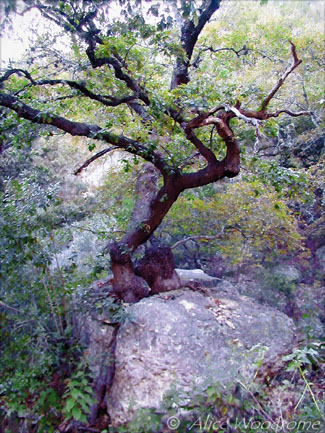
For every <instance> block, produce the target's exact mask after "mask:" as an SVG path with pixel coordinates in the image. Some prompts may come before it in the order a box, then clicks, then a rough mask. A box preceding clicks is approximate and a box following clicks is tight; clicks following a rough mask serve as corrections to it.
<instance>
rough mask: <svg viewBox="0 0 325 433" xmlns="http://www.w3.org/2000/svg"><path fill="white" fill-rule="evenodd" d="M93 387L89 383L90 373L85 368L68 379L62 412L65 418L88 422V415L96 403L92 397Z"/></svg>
mask: <svg viewBox="0 0 325 433" xmlns="http://www.w3.org/2000/svg"><path fill="white" fill-rule="evenodd" d="M92 394H93V389H92V388H91V386H90V385H89V374H88V373H87V372H86V371H84V370H83V369H78V370H77V372H76V373H75V374H74V375H73V376H72V377H71V378H70V379H69V380H68V382H67V387H66V391H65V393H64V394H63V400H64V406H63V409H62V413H63V415H64V416H65V420H67V421H68V420H71V419H73V420H76V421H81V422H84V423H87V415H88V414H89V411H90V408H91V406H92V405H93V404H94V403H96V400H95V399H94V398H93V397H92Z"/></svg>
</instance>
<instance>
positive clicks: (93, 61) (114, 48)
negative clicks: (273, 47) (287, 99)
mask: <svg viewBox="0 0 325 433" xmlns="http://www.w3.org/2000/svg"><path fill="white" fill-rule="evenodd" d="M117 5H121V6H123V12H122V16H121V17H120V18H114V13H113V10H114V9H113V8H114V6H117ZM219 6H220V1H219V0H205V1H201V2H199V1H198V2H187V1H182V2H180V3H177V2H174V1H172V0H171V1H166V2H163V3H162V4H161V5H158V4H152V3H151V2H149V3H148V2H144V3H143V2H141V1H136V2H132V1H129V2H128V1H121V2H104V1H100V0H98V1H95V0H92V1H90V0H89V1H86V0H84V1H75V0H73V1H69V2H53V1H35V2H33V3H30V2H26V7H27V8H28V9H30V8H34V9H37V10H38V11H39V12H40V13H41V14H42V16H43V17H44V18H46V19H47V20H50V21H51V22H52V23H54V24H55V26H56V28H57V29H58V33H59V34H61V33H62V30H63V31H64V33H65V37H64V38H63V43H65V44H68V43H70V44H71V47H72V50H73V55H71V54H70V55H67V56H66V55H64V54H62V52H60V50H59V49H58V48H56V46H55V44H54V45H53V41H55V40H56V39H58V38H59V37H60V36H59V35H58V34H55V32H53V34H51V35H48V34H47V35H46V37H43V38H42V39H40V40H39V41H38V43H37V44H36V46H34V47H32V51H33V56H32V57H30V58H29V59H28V62H27V63H28V64H27V65H26V68H12V69H8V70H6V71H5V72H4V73H3V75H2V77H1V78H0V83H1V86H2V91H1V92H0V105H1V106H2V107H5V108H6V109H10V110H12V111H13V112H15V113H16V114H17V115H18V117H19V118H21V119H26V120H28V121H31V122H33V123H36V124H41V125H47V126H48V127H49V128H53V127H55V128H58V129H59V130H61V131H64V132H66V133H69V134H71V135H73V136H82V137H88V138H89V139H90V142H89V146H90V148H91V149H92V148H93V147H94V146H95V144H93V143H96V142H97V141H101V142H105V143H108V144H110V145H111V147H109V148H106V149H103V150H101V151H100V152H99V153H98V154H96V155H95V156H93V157H92V160H94V159H96V158H97V157H100V156H102V155H103V154H105V153H107V152H109V151H111V150H112V149H116V148H119V149H123V150H124V151H126V152H127V153H129V154H131V155H133V156H134V158H135V159H137V158H141V159H143V160H145V161H147V162H149V163H150V164H152V165H153V166H154V167H155V169H156V171H157V174H158V176H159V179H158V183H157V190H156V192H155V194H153V196H152V199H151V201H150V203H149V205H148V206H147V209H146V212H145V213H142V220H141V221H138V222H137V224H133V225H130V227H129V230H128V231H127V233H126V234H125V236H124V237H123V238H122V239H120V240H119V241H117V242H113V243H112V244H111V245H110V247H109V248H110V255H111V261H112V270H113V273H114V290H115V292H116V293H117V294H118V295H119V297H121V298H122V299H123V300H125V301H128V302H134V301H136V300H138V299H141V298H142V297H144V296H146V295H148V293H149V286H148V282H149V284H150V285H151V286H152V287H153V286H154V287H155V292H159V291H163V290H166V289H171V288H175V287H177V285H178V281H177V279H175V278H174V277H173V276H174V270H173V261H172V255H171V254H169V253H168V251H167V250H163V251H161V250H159V249H158V250H157V248H154V249H153V250H152V249H151V250H148V252H147V255H146V257H145V258H144V261H143V263H142V266H141V272H140V274H141V275H142V277H144V278H145V279H146V280H147V281H145V279H144V278H142V277H140V276H138V275H135V272H134V265H133V263H132V260H131V255H132V253H133V252H134V251H135V250H136V249H137V248H138V247H139V246H140V245H142V244H143V243H145V242H146V241H147V240H148V239H149V238H150V236H151V235H152V234H153V233H154V231H155V230H156V229H157V227H158V226H159V225H160V223H161V222H162V220H163V219H164V217H165V216H166V214H167V213H168V211H169V210H170V208H171V206H172V205H173V203H175V201H176V200H177V199H178V197H179V195H180V194H181V193H182V192H183V191H185V190H188V189H192V188H196V187H200V186H204V185H207V184H210V183H213V182H216V181H218V180H221V179H223V178H226V177H228V178H232V177H235V176H237V175H238V173H239V171H240V148H239V143H238V140H237V138H236V136H235V133H234V131H233V127H234V126H235V123H234V122H235V120H236V119H237V121H238V120H239V121H242V122H245V123H247V124H248V125H251V126H252V127H253V128H254V129H255V130H256V133H257V135H258V134H259V124H260V122H262V121H266V120H269V119H272V118H278V117H279V116H280V115H281V114H287V115H289V116H292V117H299V116H302V115H306V114H310V113H309V111H308V110H300V111H298V112H297V111H293V110H291V109H289V108H287V107H284V108H280V109H279V108H278V107H276V108H273V107H272V104H273V100H274V97H275V96H276V95H277V94H278V92H279V90H280V89H281V88H282V86H283V84H284V83H285V80H286V79H287V78H288V76H289V75H290V74H291V73H292V72H293V71H294V70H295V69H296V68H297V67H298V66H299V65H300V64H301V62H302V61H301V60H300V59H299V58H298V54H297V52H296V47H295V45H294V44H293V43H292V42H290V44H291V46H290V45H289V42H288V43H287V46H288V48H289V47H290V52H289V53H288V52H287V53H286V54H287V58H288V57H289V56H290V57H291V65H289V66H287V67H285V66H284V67H283V68H282V71H281V75H280V76H279V77H276V73H274V74H273V76H272V75H270V80H269V81H270V82H271V81H272V80H273V84H272V85H270V87H269V88H268V89H266V91H265V94H264V95H263V96H262V95H261V97H260V99H259V101H256V100H255V101H254V100H253V101H249V102H248V103H246V104H243V103H242V101H241V100H240V99H237V97H236V91H235V89H233V93H234V94H232V92H231V91H229V92H228V97H227V98H225V100H223V101H220V99H219V98H218V97H216V95H215V94H214V93H211V95H208V94H206V95H200V92H199V91H200V86H201V83H200V80H199V78H200V75H199V72H200V60H201V57H202V55H203V54H204V52H211V51H214V49H213V48H212V47H205V48H202V49H201V50H198V52H197V55H196V56H195V57H194V56H193V54H194V51H195V49H196V46H197V44H198V41H199V36H200V35H201V33H202V30H203V29H204V27H205V26H206V24H207V23H208V21H209V20H210V19H211V17H212V16H213V14H214V13H215V12H216V10H217V9H218V8H219ZM145 15H147V16H151V17H152V18H151V19H149V20H147V21H146V19H145V18H144V16H145ZM112 17H113V18H112ZM153 23H154V24H153ZM49 36H51V37H50V38H49ZM68 41H69V42H68ZM228 49H230V50H234V51H235V53H236V54H237V56H238V55H239V54H240V52H244V51H245V50H246V49H247V47H245V46H243V47H242V48H241V49H240V50H236V49H235V48H233V47H228ZM40 56H42V57H40ZM218 78H219V79H220V77H218ZM221 78H222V77H221ZM196 80H197V86H196V85H195V83H196ZM191 82H193V83H194V85H190V83H191ZM196 89H197V91H198V93H199V95H200V96H201V98H200V97H199V98H195V97H193V95H194V94H195V92H196ZM230 90H232V89H230ZM219 96H220V95H219ZM252 102H254V103H255V106H254V107H253V108H251V105H252ZM95 113H96V114H95ZM98 113H99V114H98ZM8 115H9V117H10V114H8V113H7V112H5V116H6V117H7V116H8ZM97 119H98V121H96V120H97ZM232 125H234V126H232ZM222 146H225V150H224V155H222V152H220V147H222ZM167 257H169V265H168V271H167V272H166V260H167V261H168V259H167ZM153 261H154V262H155V266H154V267H155V269H154V270H153V269H152V267H150V266H149V264H150V263H152V262H153ZM144 265H145V266H144ZM146 268H147V269H148V270H149V269H150V272H149V273H150V274H153V275H155V277H154V281H153V280H152V277H150V278H149V275H148V272H146V271H145V269H146ZM166 280H169V281H170V284H168V283H166ZM164 281H165V282H164Z"/></svg>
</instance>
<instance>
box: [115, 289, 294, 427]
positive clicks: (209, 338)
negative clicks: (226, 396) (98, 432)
mask: <svg viewBox="0 0 325 433" xmlns="http://www.w3.org/2000/svg"><path fill="white" fill-rule="evenodd" d="M230 289H231V288H229V287H225V290H223V289H220V291H218V290H217V289H215V288H214V289H206V291H205V293H199V292H195V291H192V290H189V289H182V290H177V291H176V290H175V291H172V292H166V293H161V294H159V295H155V296H152V297H150V298H146V299H142V300H141V301H140V302H138V303H136V304H134V305H132V306H130V307H129V309H128V313H129V320H127V321H126V322H125V323H124V324H123V325H122V326H121V328H120V331H119V333H118V336H117V345H116V352H115V356H116V371H115V377H114V382H113V385H112V388H111V391H110V394H109V396H108V405H107V406H108V407H107V409H108V413H109V414H110V417H111V420H112V424H113V425H114V426H117V425H119V424H123V423H126V422H128V421H130V420H131V419H132V418H133V417H134V416H135V414H136V412H137V410H138V409H139V408H152V407H154V408H159V407H160V406H161V403H162V400H163V398H164V395H166V393H168V391H170V390H171V388H172V387H173V386H176V388H177V389H178V392H179V393H180V395H181V396H182V395H183V396H184V399H186V401H188V399H189V398H190V397H189V396H190V395H191V394H193V393H194V391H195V392H196V393H197V391H198V390H200V391H201V390H202V393H204V391H205V389H206V388H207V386H208V385H209V384H212V383H225V382H227V383H229V382H233V381H236V378H238V377H240V375H241V374H243V375H245V378H246V380H250V379H252V378H253V376H254V374H255V373H256V364H254V360H256V358H257V357H258V356H259V350H258V347H259V346H260V347H264V346H265V347H266V352H265V355H264V367H263V368H265V367H266V365H267V366H268V368H267V370H268V373H267V374H272V373H271V371H272V369H271V366H272V365H273V366H275V365H276V364H277V368H278V367H279V363H278V361H279V360H280V359H281V357H282V355H284V354H285V353H287V352H289V351H290V350H292V348H293V344H294V334H295V331H294V325H293V322H292V320H291V319H289V318H288V317H287V316H286V315H285V314H283V313H280V312H279V311H277V310H275V309H272V308H270V307H265V306H261V305H259V304H257V303H255V302H254V301H253V300H252V299H250V298H248V297H245V296H239V295H238V294H236V293H235V292H234V293H231V290H230ZM260 370H261V371H262V369H260ZM274 372H275V371H274Z"/></svg>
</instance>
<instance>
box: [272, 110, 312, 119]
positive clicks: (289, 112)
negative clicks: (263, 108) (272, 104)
mask: <svg viewBox="0 0 325 433" xmlns="http://www.w3.org/2000/svg"><path fill="white" fill-rule="evenodd" d="M282 113H286V114H288V115H289V116H291V117H299V116H312V115H313V112H312V111H298V112H293V111H290V110H278V111H276V112H275V113H269V114H268V115H267V119H270V118H271V117H278V116H279V115H280V114H282Z"/></svg>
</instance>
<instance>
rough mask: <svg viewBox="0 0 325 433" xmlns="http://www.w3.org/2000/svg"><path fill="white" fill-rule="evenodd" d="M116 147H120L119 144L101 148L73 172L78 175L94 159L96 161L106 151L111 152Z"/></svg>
mask: <svg viewBox="0 0 325 433" xmlns="http://www.w3.org/2000/svg"><path fill="white" fill-rule="evenodd" d="M115 149H118V147H117V146H114V147H108V148H107V149H104V150H101V151H100V152H98V153H96V154H95V155H93V156H92V157H91V158H89V159H87V161H86V162H84V163H83V164H82V166H80V167H79V168H78V169H77V170H76V171H75V172H74V173H73V174H74V175H76V176H77V175H78V174H79V173H81V172H82V170H84V169H85V168H86V167H88V165H89V164H91V163H92V162H93V161H95V160H96V159H98V158H100V157H101V156H103V155H105V154H106V153H108V152H111V151H112V150H115Z"/></svg>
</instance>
